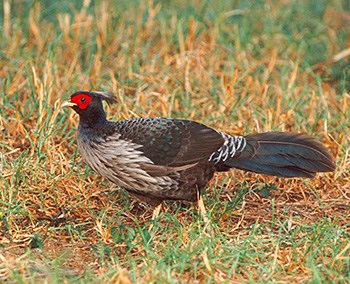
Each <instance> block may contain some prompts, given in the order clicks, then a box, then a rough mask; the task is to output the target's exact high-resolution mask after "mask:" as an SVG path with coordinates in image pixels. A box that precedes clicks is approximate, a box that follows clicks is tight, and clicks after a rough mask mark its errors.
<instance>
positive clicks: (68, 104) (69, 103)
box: [61, 101, 77, 107]
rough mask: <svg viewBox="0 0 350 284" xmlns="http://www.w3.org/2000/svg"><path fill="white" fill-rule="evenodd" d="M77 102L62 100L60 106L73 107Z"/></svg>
mask: <svg viewBox="0 0 350 284" xmlns="http://www.w3.org/2000/svg"><path fill="white" fill-rule="evenodd" d="M76 105H77V104H76V103H72V102H69V101H64V102H63V103H62V104H61V107H74V106H76Z"/></svg>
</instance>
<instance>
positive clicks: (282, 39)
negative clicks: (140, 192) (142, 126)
mask: <svg viewBox="0 0 350 284" xmlns="http://www.w3.org/2000/svg"><path fill="white" fill-rule="evenodd" d="M58 3H59V4H58ZM0 15H1V16H0V26H1V29H2V31H1V33H0V38H1V41H0V46H1V48H0V64H1V66H2V67H1V69H0V74H1V76H0V82H1V84H0V87H1V91H0V92H1V96H0V130H1V132H0V135H1V137H2V139H0V149H1V156H0V159H1V169H0V170H1V176H0V186H1V191H0V240H1V242H0V281H6V282H8V283H38V282H39V283H40V282H42V283H47V282H49V283H58V282H62V281H64V283H101V282H106V283H115V282H116V283H178V282H180V283H187V282H188V283H213V282H214V283H215V282H218V283H221V282H223V283H228V282H230V283H242V282H243V283H245V282H251V283H270V282H271V283H291V282H294V283H299V282H308V283H326V282H327V283H329V282H333V283H347V282H348V281H350V272H349V271H350V245H349V243H350V227H349V224H350V214H349V212H350V195H349V192H350V179H349V176H350V175H349V168H350V152H349V151H350V148H349V133H350V120H349V117H350V111H349V105H350V97H349V89H350V85H349V82H350V68H349V66H350V65H349V32H350V30H349V26H350V20H349V19H350V6H349V3H348V1H341V0H333V1H316V0H314V1H254V2H252V1H228V0H227V1H183V0H176V1H165V0H164V1H126V0H125V1H118V2H115V3H114V2H112V1H89V0H86V1H66V0H65V1H60V2H57V1H49V0H46V1H44V0H43V1H40V2H39V1H9V0H4V1H2V5H1V7H0ZM78 89H93V90H110V91H113V92H115V93H116V94H117V95H118V104H117V105H115V106H113V107H111V108H109V109H108V113H109V117H110V118H111V119H115V120H116V119H122V118H132V117H138V116H140V117H141V116H152V117H156V116H165V117H181V118H187V119H194V120H197V121H201V122H203V123H205V124H207V125H210V126H213V127H215V128H217V129H220V130H223V131H225V132H227V133H231V134H237V133H240V134H244V133H250V132H256V131H268V130H281V131H290V130H294V131H300V132H307V133H309V134H311V135H313V136H315V137H317V138H318V139H320V140H321V141H322V142H323V143H324V144H325V145H326V146H327V147H328V148H329V149H330V150H331V151H332V153H333V154H334V156H335V157H336V161H337V166H338V168H337V171H336V172H335V173H329V174H320V175H318V176H317V177H316V178H315V179H312V180H309V179H291V180H287V179H278V178H274V177H268V176H262V175H256V174H252V173H244V172H241V171H238V170H233V171H231V172H229V173H224V174H219V175H217V176H215V178H214V179H213V181H212V182H211V184H210V186H209V188H208V190H207V194H206V195H205V196H204V197H203V199H204V204H205V208H206V211H207V218H208V219H209V221H206V220H204V219H203V217H202V215H201V213H200V211H199V209H198V208H197V206H196V205H195V204H194V205H192V204H178V203H170V202H169V203H166V204H164V206H163V209H162V212H161V214H160V216H159V217H158V219H157V220H154V221H152V220H151V216H152V210H151V209H147V208H145V209H143V208H140V207H139V206H136V205H135V203H134V202H133V201H131V200H130V199H129V198H128V195H127V194H126V193H125V192H124V191H123V190H120V189H117V190H113V191H111V190H112V189H115V186H114V185H113V184H110V183H108V182H107V181H105V180H103V179H102V178H100V177H99V176H98V175H96V174H94V173H93V172H91V171H90V170H89V168H88V167H87V166H86V165H85V164H84V163H83V161H82V160H81V158H80V155H79V154H78V153H77V150H76V142H75V136H76V127H77V117H76V115H75V114H74V113H73V112H71V111H68V112H62V111H61V110H60V104H61V102H62V100H63V99H66V98H68V97H69V95H70V94H71V93H72V92H74V91H76V90H78ZM105 190H107V191H105Z"/></svg>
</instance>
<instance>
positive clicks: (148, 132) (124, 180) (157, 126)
mask: <svg viewBox="0 0 350 284" xmlns="http://www.w3.org/2000/svg"><path fill="white" fill-rule="evenodd" d="M102 100H106V101H107V102H109V103H114V102H115V99H114V97H113V96H112V95H111V94H108V93H95V92H84V91H81V92H77V93H74V94H73V95H72V96H71V102H69V103H68V105H70V106H72V107H73V109H74V110H75V111H76V112H77V113H78V114H79V116H80V122H79V131H78V147H79V150H80V152H81V154H82V156H83V157H84V159H85V160H86V162H87V163H88V164H89V165H90V166H91V167H92V168H93V169H94V170H95V171H97V172H99V173H100V174H101V175H102V176H104V177H105V178H107V179H109V180H111V181H112V182H114V183H116V184H118V185H120V186H121V187H123V188H125V189H126V190H128V191H129V192H131V193H133V194H134V195H136V196H138V197H139V198H141V199H144V200H146V201H147V202H151V203H159V202H161V201H162V200H166V199H172V200H189V201H195V200H196V199H197V197H198V191H199V190H202V189H203V188H204V187H205V186H206V184H207V183H208V181H209V180H210V179H211V178H212V177H213V174H214V173H215V172H216V171H226V170H229V169H230V168H232V167H235V168H239V169H243V170H247V171H253V172H257V173H264V174H269V175H275V176H282V177H313V176H314V175H315V174H316V172H327V171H333V170H334V169H335V164H334V162H333V158H332V156H331V155H330V153H329V152H328V151H327V149H326V148H325V147H324V146H323V145H322V144H321V143H320V142H318V141H317V140H316V139H314V138H312V137H310V136H308V135H304V134H296V133H291V132H267V133H258V134H250V135H247V136H230V135H227V134H224V133H222V132H219V131H216V130H214V129H212V128H210V127H207V126H205V125H203V124H200V123H197V122H194V121H188V120H180V119H167V118H140V119H133V120H121V121H117V122H110V121H108V120H107V119H106V115H105V112H104V110H103V106H102Z"/></svg>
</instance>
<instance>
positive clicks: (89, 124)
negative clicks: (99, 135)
mask: <svg viewBox="0 0 350 284" xmlns="http://www.w3.org/2000/svg"><path fill="white" fill-rule="evenodd" d="M79 125H80V127H82V128H103V127H105V126H106V125H108V120H107V118H106V113H105V112H104V111H103V109H102V110H101V109H96V110H91V111H89V112H88V113H84V114H80V115H79Z"/></svg>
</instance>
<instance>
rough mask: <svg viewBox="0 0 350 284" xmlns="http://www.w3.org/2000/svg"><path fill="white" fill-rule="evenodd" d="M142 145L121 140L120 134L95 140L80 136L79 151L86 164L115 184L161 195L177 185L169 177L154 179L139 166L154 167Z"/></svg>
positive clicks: (156, 177) (154, 177)
mask: <svg viewBox="0 0 350 284" xmlns="http://www.w3.org/2000/svg"><path fill="white" fill-rule="evenodd" d="M141 147H142V146H141V145H138V144H135V143H132V142H131V141H127V140H123V139H120V134H115V135H113V136H108V137H106V138H104V139H102V138H98V139H96V140H93V139H88V138H87V137H79V135H78V149H79V152H80V153H81V155H82V156H83V158H84V160H85V161H86V162H87V164H88V165H89V166H90V167H91V168H92V169H93V170H94V171H95V172H97V173H99V174H100V175H102V176H103V177H105V178H107V179H109V180H110V181H112V182H113V183H115V184H117V185H119V186H121V187H123V188H125V189H130V190H133V191H135V190H136V191H141V192H145V193H147V192H150V193H151V192H159V191H161V190H164V189H167V188H170V187H171V186H172V185H173V183H174V182H175V181H174V180H172V178H171V177H169V176H151V175H150V174H149V173H147V172H146V171H145V170H144V169H142V168H141V167H140V165H141V164H153V162H152V161H151V160H150V159H149V158H147V157H146V156H145V155H144V154H143V152H142V151H141V150H139V148H141Z"/></svg>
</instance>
